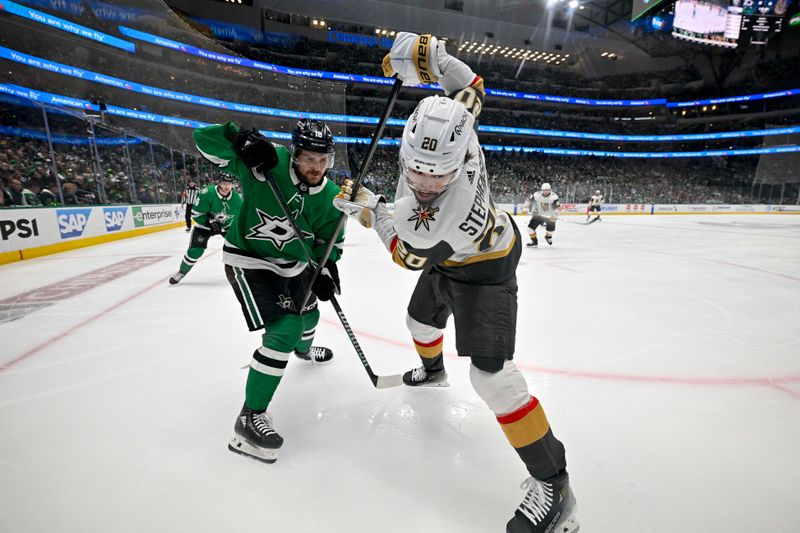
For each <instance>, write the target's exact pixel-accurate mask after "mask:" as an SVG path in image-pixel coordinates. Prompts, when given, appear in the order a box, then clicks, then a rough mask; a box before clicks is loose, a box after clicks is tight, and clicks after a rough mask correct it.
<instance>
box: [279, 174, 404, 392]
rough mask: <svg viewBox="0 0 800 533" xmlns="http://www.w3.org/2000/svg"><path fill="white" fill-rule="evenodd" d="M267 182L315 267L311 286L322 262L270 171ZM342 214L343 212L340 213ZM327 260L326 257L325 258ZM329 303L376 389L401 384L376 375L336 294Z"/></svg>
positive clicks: (393, 378)
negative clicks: (316, 255) (304, 237)
mask: <svg viewBox="0 0 800 533" xmlns="http://www.w3.org/2000/svg"><path fill="white" fill-rule="evenodd" d="M265 174H266V177H267V183H268V184H269V187H270V189H272V194H274V195H275V198H276V199H277V200H278V204H280V206H281V210H283V214H284V215H286V218H287V219H288V220H289V224H290V225H291V226H292V231H294V234H295V236H296V237H297V238H298V239H299V240H300V246H302V248H303V253H304V254H305V256H306V260H307V261H308V264H309V265H311V266H312V267H316V272H315V273H314V274H315V275H314V277H313V278H312V281H311V283H312V285H311V286H312V287H313V281H314V279H316V274H317V273H319V271H320V270H322V268H321V267H320V266H319V265H322V264H324V263H321V262H320V263H319V264H317V262H316V261H314V259H313V258H312V257H311V253H310V252H309V251H308V249H307V248H306V242H305V241H304V240H303V234H302V232H301V231H300V228H298V227H297V223H296V222H295V221H294V219H293V218H292V215H291V214H290V211H289V206H288V205H287V204H286V200H284V198H283V195H282V194H281V191H280V189H279V188H278V182H277V181H275V177H274V176H273V175H272V172H266V173H265ZM342 214H344V213H342ZM339 231H340V230H339V229H337V230H336V232H335V233H334V234H333V235H334V236H333V238H332V239H331V242H334V241H335V240H336V236H337V235H339ZM326 260H327V258H326ZM310 294H311V289H309V291H308V294H307V295H306V300H308V296H310ZM331 304H332V305H333V309H334V310H335V311H336V314H337V315H338V316H339V321H340V322H341V323H342V327H344V330H345V332H346V333H347V337H348V338H349V339H350V342H351V343H352V345H353V348H355V350H356V353H357V354H358V358H359V359H361V364H362V365H364V370H366V371H367V375H368V376H369V379H370V380H371V381H372V385H373V386H374V387H375V388H376V389H389V388H392V387H398V386H400V385H402V384H403V376H402V375H401V374H396V375H393V376H378V375H377V374H375V372H373V371H372V367H371V366H369V361H367V357H366V356H365V355H364V351H363V350H362V349H361V345H359V344H358V339H356V336H355V334H354V333H353V329H352V328H351V327H350V323H349V322H348V321H347V317H345V316H344V311H342V308H341V306H340V305H339V302H338V301H336V296H335V295H334V296H332V297H331ZM305 306H306V304H305V303H303V305H302V306H300V308H299V309H300V312H301V313H302V310H303V309H305Z"/></svg>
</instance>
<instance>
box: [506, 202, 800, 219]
mask: <svg viewBox="0 0 800 533" xmlns="http://www.w3.org/2000/svg"><path fill="white" fill-rule="evenodd" d="M498 207H499V208H500V209H503V210H504V211H507V212H509V213H511V214H513V215H528V214H530V213H529V212H528V210H527V209H526V208H525V207H524V205H523V204H499V205H498ZM560 208H561V214H562V215H567V216H569V215H584V216H585V215H586V214H587V213H586V212H587V210H588V209H589V205H588V204H585V203H583V204H570V203H564V204H561V206H560ZM601 211H602V214H603V215H693V214H698V215H703V214H717V215H721V214H725V213H729V214H736V215H739V214H747V213H758V214H769V213H792V214H798V215H800V205H768V204H603V205H602V206H601ZM593 216H594V215H593Z"/></svg>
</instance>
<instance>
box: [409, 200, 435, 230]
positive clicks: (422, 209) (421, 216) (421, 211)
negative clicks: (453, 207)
mask: <svg viewBox="0 0 800 533" xmlns="http://www.w3.org/2000/svg"><path fill="white" fill-rule="evenodd" d="M413 211H414V215H412V217H411V218H409V219H408V221H409V222H415V225H414V231H417V230H418V229H419V227H420V226H425V229H426V230H428V231H430V230H431V222H436V219H435V218H434V215H435V214H436V213H438V212H439V208H438V207H430V206H427V205H426V206H422V205H421V206H419V207H417V208H416V209H414V210H413Z"/></svg>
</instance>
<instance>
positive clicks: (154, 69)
mask: <svg viewBox="0 0 800 533" xmlns="http://www.w3.org/2000/svg"><path fill="white" fill-rule="evenodd" d="M6 22H7V20H6ZM85 22H86V21H85V20H84V23H85ZM90 22H91V23H92V25H94V24H95V23H97V24H99V21H98V20H97V19H93V20H90ZM31 24H32V26H31V33H27V32H5V33H4V32H0V44H3V45H6V46H9V47H10V48H13V49H19V50H21V51H24V52H25V53H29V54H33V55H38V56H41V57H45V58H47V59H50V60H54V61H59V62H63V63H66V64H70V65H76V66H82V67H84V68H87V69H90V70H97V71H100V72H102V73H105V74H109V75H117V76H119V77H121V78H124V79H126V80H131V81H135V82H139V83H143V84H148V85H152V86H155V87H161V88H166V89H172V90H175V91H181V92H187V93H191V94H199V95H203V96H208V97H213V98H219V99H223V100H229V101H237V102H243V103H251V104H255V105H263V106H269V107H274V108H283V109H293V110H298V111H316V112H329V113H337V114H339V113H343V114H344V113H346V114H350V115H361V116H373V117H374V116H378V115H380V114H381V112H382V110H383V107H384V105H385V93H386V91H385V89H376V88H374V87H370V86H363V85H357V84H351V85H350V86H349V87H347V90H346V91H345V88H343V87H340V88H338V89H337V90H335V91H332V90H329V89H330V86H328V85H325V84H320V82H318V81H316V80H305V79H297V78H288V77H284V76H274V75H272V74H269V73H262V72H257V71H253V70H249V69H244V68H240V67H236V66H232V65H223V64H219V63H216V62H213V61H207V60H205V59H202V58H197V57H190V56H187V55H185V54H182V53H181V52H177V51H167V50H161V49H159V48H155V47H140V48H138V51H137V54H135V55H130V54H128V53H123V52H120V51H117V50H113V49H111V48H109V47H107V46H105V45H99V44H96V43H92V42H91V41H88V40H76V39H75V38H74V37H73V36H70V35H67V34H64V33H63V32H61V33H56V36H57V38H56V39H55V40H54V39H50V38H43V36H45V34H46V33H47V32H52V30H48V29H46V28H44V27H42V26H41V25H36V24H35V23H31ZM132 24H133V23H132ZM143 24H144V23H143ZM134 25H135V24H134ZM95 27H100V26H95ZM103 28H104V29H105V30H107V31H109V32H112V33H113V32H114V31H116V30H115V28H116V25H114V24H108V25H107V27H105V26H103ZM142 29H150V31H156V29H157V28H156V29H153V28H149V27H144V26H142ZM171 37H172V38H175V39H178V40H180V36H179V35H171ZM66 43H73V44H72V45H69V46H68V45H67V44H66ZM294 43H295V44H293V45H292V47H290V48H272V49H266V48H256V47H247V46H241V45H239V46H237V50H239V51H243V52H246V53H247V55H249V56H250V57H251V58H254V59H259V60H262V61H266V62H270V63H278V64H281V65H284V66H291V67H300V68H314V69H319V70H328V71H340V72H349V73H362V74H369V75H378V74H379V65H380V61H381V59H382V57H383V55H384V54H385V53H386V50H385V49H379V48H377V47H376V48H372V49H371V48H368V47H358V46H344V45H336V44H332V43H325V42H322V41H312V40H308V39H304V38H303V39H298V40H296V41H295V42H294ZM226 44H227V43H226ZM121 57H124V61H120V58H121ZM463 59H465V60H466V61H467V62H468V63H473V68H475V70H476V71H480V72H481V73H482V74H484V77H485V78H486V84H487V86H488V87H493V88H498V89H513V90H523V91H528V92H539V93H546V94H554V95H568V96H584V97H591V98H620V97H624V98H651V97H654V96H661V94H660V93H658V91H659V90H660V87H661V84H662V82H663V84H667V85H673V86H674V85H684V84H686V83H688V82H691V81H697V80H699V79H700V75H699V73H697V72H696V71H694V70H693V69H692V68H688V67H687V68H683V67H682V68H679V69H676V70H674V71H671V72H660V73H650V72H647V73H635V74H626V75H622V76H608V77H605V78H601V79H593V80H586V79H584V78H583V77H582V76H580V75H579V74H577V73H575V72H573V71H570V70H568V69H566V68H561V67H559V68H556V67H546V68H538V67H533V66H530V65H528V66H525V67H524V68H522V69H518V65H513V64H511V63H508V62H503V61H499V60H498V61H494V60H486V59H484V60H482V62H481V63H480V64H477V63H474V61H475V60H476V59H477V58H476V57H475V56H469V55H466V56H463ZM0 63H2V64H3V65H5V64H7V63H9V64H10V62H8V61H5V60H3V62H0ZM13 69H14V70H15V72H16V73H17V75H16V77H17V78H18V79H14V80H4V81H12V82H15V83H16V82H19V83H21V84H23V85H25V84H26V83H27V84H29V85H30V86H32V87H36V88H37V89H40V90H52V91H53V92H63V93H66V94H69V95H71V96H75V97H80V98H88V97H89V95H90V94H91V95H94V96H100V97H102V99H103V100H104V101H106V102H108V103H109V105H111V104H113V105H120V106H125V107H131V108H136V109H140V110H146V111H152V112H155V113H162V114H165V115H172V116H184V117H186V118H192V119H195V120H203V121H206V122H222V121H224V120H228V119H231V118H233V119H235V120H236V121H237V122H239V123H240V124H242V125H252V124H248V123H247V122H246V121H247V120H251V119H252V115H243V114H240V115H237V114H235V113H230V112H229V111H228V110H227V109H213V108H207V107H199V106H196V105H193V104H187V103H185V102H180V101H175V100H165V99H163V98H159V97H156V96H146V95H142V94H139V93H134V92H130V91H125V90H122V89H118V88H112V87H108V86H103V85H99V84H95V83H88V82H86V81H85V80H82V79H79V78H76V77H67V76H63V75H61V74H58V73H54V72H44V71H41V70H39V69H33V68H31V67H23V66H20V65H18V64H14V65H13ZM798 71H800V58H799V57H798V56H792V57H785V58H777V59H774V60H772V61H769V62H764V63H762V64H760V65H759V66H758V67H757V68H755V69H753V71H752V72H751V73H749V74H748V75H747V76H745V78H744V81H742V83H741V84H740V85H737V86H735V87H726V88H725V89H720V90H718V91H712V92H710V91H708V90H705V89H704V92H703V94H702V96H703V97H704V98H707V97H709V96H722V95H724V94H742V93H743V92H746V91H745V89H747V90H750V91H751V92H758V91H766V90H770V89H781V88H787V87H793V86H794V84H795V83H796V80H795V79H794V77H796V73H797V72H798ZM654 80H655V81H654ZM659 80H660V81H659ZM421 94H422V93H421V92H420V91H405V90H404V91H403V92H402V93H401V99H400V100H398V102H397V104H396V106H395V109H394V111H393V116H394V117H395V118H400V119H405V118H406V117H407V116H408V115H409V114H410V113H411V112H412V110H413V108H414V106H415V105H416V103H417V101H418V99H419V96H421ZM298 95H303V97H302V98H299V97H298ZM686 96H687V98H691V97H693V96H694V95H692V94H689V93H687V95H686ZM799 99H800V97H794V98H781V99H775V100H771V101H763V102H761V103H758V104H755V106H754V107H755V108H754V109H752V110H750V111H748V112H760V113H762V114H763V115H764V116H763V117H759V116H757V115H756V116H752V117H750V118H748V119H747V120H728V119H722V118H721V119H720V120H719V121H717V120H714V121H713V122H712V121H711V120H702V119H703V115H702V114H701V112H700V110H699V109H697V108H693V109H690V110H689V113H688V115H680V116H677V115H673V114H672V113H671V112H668V111H667V110H666V109H664V108H659V109H654V108H649V109H653V110H652V111H648V109H631V110H624V111H621V110H620V108H610V109H603V108H577V107H574V106H573V107H564V106H559V105H549V106H532V105H531V104H530V102H524V101H515V100H510V99H505V98H498V97H489V98H487V100H486V106H485V107H484V111H483V114H482V116H481V124H485V125H494V126H513V127H523V128H539V129H549V130H569V131H587V132H595V133H615V134H646V133H652V134H657V133H660V134H674V133H700V132H708V131H732V130H740V129H761V128H765V127H769V126H776V125H789V124H794V123H797V122H798V121H797V118H796V116H795V115H793V114H791V113H785V114H778V115H775V114H774V113H773V115H769V116H768V117H767V115H766V114H764V113H765V112H766V111H776V110H780V109H783V108H786V107H797V108H800V103H798V100H799ZM730 109H731V108H725V107H724V106H721V108H720V110H719V111H715V110H709V113H712V112H716V113H724V112H729V111H730ZM739 111H740V110H739ZM623 116H624V118H628V119H630V120H619V119H620V118H623ZM765 117H766V118H765ZM633 119H638V120H633ZM694 119H697V120H694ZM114 120H116V121H117V124H119V123H120V122H121V121H122V119H118V118H114V117H111V118H110V119H109V121H110V122H111V121H114ZM126 120H127V121H128V122H126V123H125V127H132V128H136V127H137V126H138V127H140V133H141V134H142V135H147V136H149V137H151V138H153V139H157V140H160V142H162V143H164V144H169V145H170V146H177V143H178V142H180V143H183V144H182V146H181V147H180V149H184V150H187V149H191V148H192V143H191V137H190V135H189V131H190V130H188V129H186V128H182V127H179V126H172V127H166V126H161V125H158V126H156V125H153V124H151V123H146V122H142V121H135V120H133V119H126ZM260 120H261V123H259V124H258V125H259V127H262V128H265V125H268V126H267V127H269V128H271V129H275V130H280V131H288V130H290V129H291V126H292V122H293V121H292V120H289V119H273V118H270V119H260ZM693 120H694V121H693ZM270 121H272V122H270ZM279 123H280V124H279ZM273 124H274V128H273ZM0 126H9V127H17V128H28V129H31V130H38V131H42V130H43V128H44V126H43V124H42V121H41V111H40V109H39V108H38V107H36V108H34V107H31V109H28V110H26V109H25V106H24V105H13V106H9V105H4V104H0ZM49 126H50V129H51V131H53V132H57V133H59V134H61V135H67V136H70V135H71V136H82V137H84V138H86V136H87V123H86V122H85V121H84V120H83V119H82V118H76V116H70V115H69V114H67V113H64V114H63V115H62V114H59V113H51V114H50V124H49ZM332 126H333V124H332ZM335 127H336V128H338V131H337V134H338V133H340V132H341V133H344V131H343V130H344V128H343V127H342V126H341V125H340V124H337V125H335ZM371 130H372V126H364V127H359V126H348V127H347V129H346V133H347V134H351V135H359V134H360V135H362V136H363V135H365V134H369V133H370V132H371ZM109 131H110V130H109ZM390 131H391V132H392V133H394V134H397V133H398V131H399V129H398V128H395V129H393V130H390ZM159 133H164V136H163V137H159ZM108 135H112V133H108ZM167 138H168V139H169V141H166V140H164V139H167ZM482 141H484V142H492V143H496V144H506V145H528V146H537V145H538V146H564V147H569V146H575V144H574V142H573V141H567V140H563V139H543V138H535V137H530V136H527V137H522V136H517V137H513V138H512V137H508V136H502V137H498V136H495V137H491V138H487V139H486V140H484V137H483V136H482ZM740 145H741V143H739V144H737V147H739V146H740ZM187 146H188V147H189V148H186V147H187ZM629 146H632V145H629ZM666 146H667V145H662V148H663V149H669V150H675V149H681V148H680V147H679V146H677V145H670V146H669V147H668V148H667V147H666ZM741 146H744V145H741ZM586 147H589V145H586ZM127 148H128V149H127V150H125V149H124V148H123V147H122V146H121V145H113V144H111V145H98V147H97V150H96V153H95V152H93V151H92V147H91V146H90V145H88V144H86V143H83V144H68V143H54V152H55V161H52V159H51V157H52V156H51V152H50V148H49V146H48V144H47V142H46V141H45V140H41V139H37V138H29V137H26V136H24V135H14V134H10V133H8V132H6V133H4V134H0V182H1V183H0V187H2V189H3V194H2V195H0V196H2V197H3V203H4V205H5V206H8V205H39V204H43V205H50V204H52V203H53V202H54V199H56V201H57V199H59V198H60V195H63V199H64V204H67V205H80V204H96V203H152V202H173V201H176V200H177V199H178V195H179V193H180V191H181V190H182V188H183V184H184V183H185V180H186V179H187V178H188V177H189V176H192V177H194V178H195V179H198V180H199V181H200V182H201V183H202V182H204V181H206V180H207V179H210V178H213V170H212V169H211V166H210V165H208V164H207V163H205V162H203V161H202V160H201V159H199V158H198V156H197V155H196V154H195V155H192V156H190V158H189V161H187V163H186V164H185V165H184V163H183V159H182V158H178V160H175V159H173V157H171V156H172V154H171V153H170V150H169V149H164V147H163V146H160V147H156V148H154V149H152V151H151V146H150V145H149V144H148V143H147V142H146V141H142V139H131V142H130V144H128V146H127ZM595 148H597V149H609V147H607V146H604V145H596V146H595ZM623 148H624V149H630V150H632V151H645V150H647V149H652V147H648V146H647V145H643V144H637V145H636V146H635V147H631V148H629V147H628V146H625V147H623ZM702 148H703V146H702V145H701V146H692V147H685V148H683V149H702ZM611 149H613V148H611ZM364 151H365V148H364V147H363V146H354V147H352V149H351V150H350V156H351V157H350V158H349V159H350V161H349V162H347V161H344V160H337V168H336V169H334V170H335V171H336V172H335V174H336V176H337V177H342V176H344V175H347V173H348V172H349V171H350V169H356V168H357V161H358V159H359V158H360V157H363V153H364ZM343 159H347V158H343ZM756 161H757V159H754V158H727V159H714V160H712V159H703V160H698V159H686V160H680V159H678V160H675V159H672V160H624V159H616V158H608V159H598V158H586V157H555V156H553V157H548V156H541V155H521V154H517V153H496V152H488V153H487V165H488V169H489V173H490V176H491V181H492V188H493V191H494V194H495V198H496V200H498V201H502V202H518V203H520V202H522V201H523V200H524V199H525V198H527V196H528V195H529V194H530V193H531V192H532V190H533V188H535V187H538V185H539V184H540V183H541V182H542V181H549V182H550V183H551V184H553V186H554V188H555V189H556V190H557V191H560V193H561V194H562V198H566V197H569V198H570V199H572V200H573V201H576V202H578V201H583V200H585V198H586V197H588V195H590V194H591V193H592V192H593V191H594V190H595V189H596V188H598V187H599V186H600V185H601V184H602V188H603V190H604V191H607V192H606V195H607V199H608V200H609V201H613V202H621V203H627V202H635V203H651V202H656V203H686V202H704V203H708V202H717V203H740V202H747V203H750V202H756V201H757V199H755V198H753V197H752V196H751V195H750V194H751V184H752V182H753V177H754V175H755V168H756ZM347 163H349V164H347ZM54 166H55V170H54ZM397 173H398V164H397V150H396V149H391V148H382V149H380V150H379V151H378V152H377V154H376V156H375V158H374V159H373V162H372V166H371V169H370V172H369V175H368V176H367V182H368V183H369V184H370V185H371V186H373V187H374V188H375V189H376V190H377V191H378V192H381V193H383V194H386V195H387V196H389V197H390V198H391V196H392V195H393V193H394V188H395V184H396V179H397ZM59 184H60V185H61V187H60V188H59V187H58V185H59ZM773 200H775V199H773ZM791 200H792V199H788V198H787V200H786V201H791Z"/></svg>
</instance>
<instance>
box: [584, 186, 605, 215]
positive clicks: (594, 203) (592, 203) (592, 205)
mask: <svg viewBox="0 0 800 533" xmlns="http://www.w3.org/2000/svg"><path fill="white" fill-rule="evenodd" d="M601 205H603V194H602V193H601V192H600V191H599V190H597V191H594V195H593V196H592V197H591V198H589V207H588V208H587V209H586V220H587V221H588V220H589V217H591V216H592V213H593V212H596V213H597V220H600V211H601V209H600V206H601Z"/></svg>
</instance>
